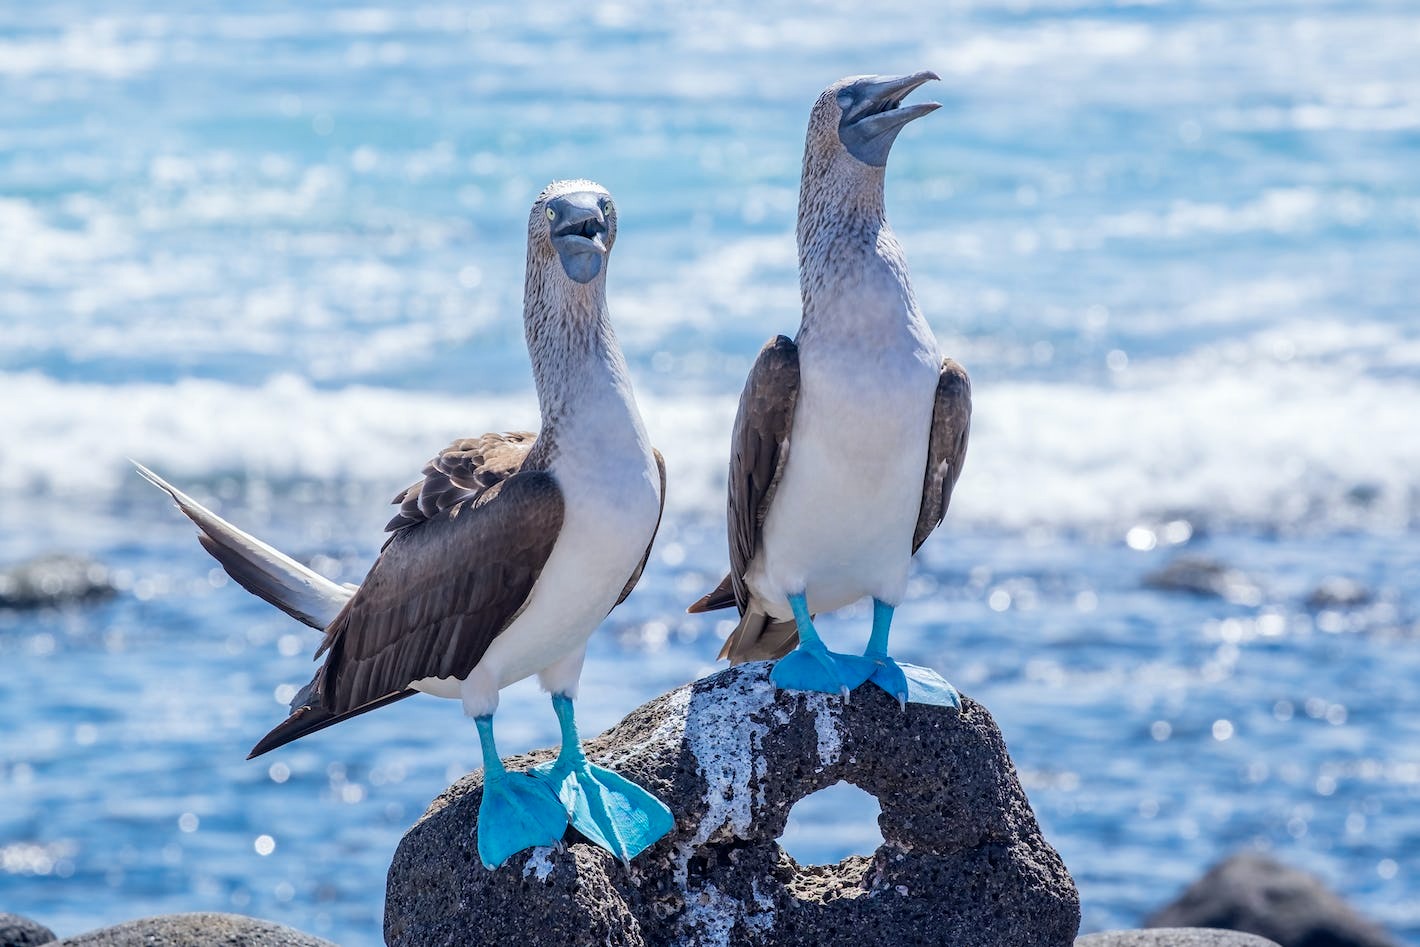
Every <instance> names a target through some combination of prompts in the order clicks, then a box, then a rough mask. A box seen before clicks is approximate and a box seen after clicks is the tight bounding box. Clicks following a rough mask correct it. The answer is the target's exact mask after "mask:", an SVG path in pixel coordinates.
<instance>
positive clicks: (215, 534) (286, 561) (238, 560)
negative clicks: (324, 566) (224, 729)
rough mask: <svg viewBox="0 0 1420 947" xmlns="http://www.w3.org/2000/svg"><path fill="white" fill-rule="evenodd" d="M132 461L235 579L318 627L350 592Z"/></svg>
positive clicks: (338, 610) (336, 610)
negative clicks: (192, 527)
mask: <svg viewBox="0 0 1420 947" xmlns="http://www.w3.org/2000/svg"><path fill="white" fill-rule="evenodd" d="M133 466H135V467H137V468H138V472H139V473H140V474H142V475H143V477H144V478H145V479H147V480H148V482H149V483H152V484H153V485H154V486H157V487H159V488H161V489H163V490H165V491H167V493H168V495H169V496H171V497H172V498H173V500H174V501H175V502H176V503H177V505H178V509H180V510H182V511H183V513H185V514H187V518H188V519H190V520H192V521H193V522H194V523H196V524H197V528H198V529H199V530H201V532H200V533H199V534H198V537H197V538H198V540H199V541H200V542H201V543H202V548H204V549H206V550H207V551H208V552H209V553H211V554H212V558H214V559H216V560H217V561H218V562H220V563H221V564H222V568H223V569H225V570H226V571H227V574H228V575H229V576H231V577H232V578H233V579H235V580H236V581H237V584H238V585H240V586H241V587H242V588H244V589H246V590H247V591H248V592H250V593H251V594H253V595H255V596H258V597H260V598H263V599H265V600H266V601H268V602H270V603H271V604H272V605H275V606H276V607H277V608H279V609H281V610H282V611H283V612H285V613H286V614H288V615H290V616H291V617H292V618H295V619H298V620H299V621H303V622H305V623H306V624H307V625H310V626H311V627H312V628H319V629H323V628H325V627H326V626H327V625H329V624H330V623H331V621H333V620H334V619H335V616H336V615H337V614H338V613H339V612H340V609H341V608H343V607H344V605H345V603H346V602H347V601H349V600H350V596H352V595H354V594H355V590H354V588H352V587H350V586H344V585H338V584H336V583H335V582H332V581H331V580H329V579H327V578H326V577H325V576H323V575H321V574H319V573H317V572H313V571H311V570H310V569H308V568H306V567H305V566H303V565H301V564H300V563H299V562H297V561H296V560H294V559H292V558H291V557H290V556H287V555H285V554H284V553H281V552H278V551H277V550H275V549H273V548H272V547H271V546H268V545H267V544H266V543H264V542H262V541H261V540H259V539H257V538H256V537H255V536H252V535H250V534H248V533H244V532H242V531H241V530H240V529H237V528H236V527H235V526H233V525H232V524H231V523H228V522H227V521H226V520H224V519H222V517H220V516H218V515H217V514H216V513H213V512H212V511H211V510H209V509H207V507H205V506H203V505H202V504H201V503H198V502H197V501H196V500H194V499H193V498H192V497H190V496H188V495H187V494H186V493H183V492H182V491H181V490H179V489H178V488H177V487H174V486H173V485H172V484H170V483H168V482H167V481H166V480H164V479H163V478H162V477H160V476H158V475H157V474H155V473H154V472H153V471H151V470H149V469H148V468H147V467H144V466H143V465H142V464H140V463H138V462H137V461H136V460H135V461H133Z"/></svg>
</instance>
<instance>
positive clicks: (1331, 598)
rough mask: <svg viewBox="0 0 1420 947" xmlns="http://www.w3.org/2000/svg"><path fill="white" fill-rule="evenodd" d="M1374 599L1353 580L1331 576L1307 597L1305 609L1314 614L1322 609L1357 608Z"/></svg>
mask: <svg viewBox="0 0 1420 947" xmlns="http://www.w3.org/2000/svg"><path fill="white" fill-rule="evenodd" d="M1374 599H1375V596H1374V595H1373V594H1372V593H1371V590H1370V589H1368V588H1366V586H1364V585H1362V584H1361V583H1360V582H1357V581H1356V580H1355V579H1348V578H1345V577H1343V576H1331V577H1330V578H1326V579H1322V580H1321V582H1319V583H1318V584H1317V587H1316V588H1315V589H1313V590H1312V594H1311V595H1308V596H1307V608H1310V609H1311V610H1312V611H1316V612H1319V611H1321V610H1322V609H1324V608H1359V607H1361V606H1362V605H1369V604H1371V602H1372V601H1373V600H1374Z"/></svg>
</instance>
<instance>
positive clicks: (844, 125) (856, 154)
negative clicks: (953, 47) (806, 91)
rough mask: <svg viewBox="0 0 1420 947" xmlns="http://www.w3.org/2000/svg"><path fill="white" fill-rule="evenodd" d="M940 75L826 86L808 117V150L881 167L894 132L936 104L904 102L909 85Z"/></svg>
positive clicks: (921, 74) (848, 80) (862, 79)
mask: <svg viewBox="0 0 1420 947" xmlns="http://www.w3.org/2000/svg"><path fill="white" fill-rule="evenodd" d="M937 78H940V77H939V76H938V75H937V74H936V73H935V72H915V73H913V74H912V75H910V76H850V77H848V78H846V79H839V80H838V81H837V82H835V83H834V84H833V85H831V86H829V87H828V88H827V89H825V90H824V91H823V94H822V95H820V96H819V98H818V101H817V102H816V103H814V107H813V111H812V112H811V113H810V115H809V138H808V147H809V151H810V154H813V153H814V152H818V154H819V155H820V156H821V157H830V158H832V157H838V156H840V155H844V154H846V155H847V156H849V157H851V158H853V159H854V160H856V161H858V162H861V163H862V164H865V165H869V166H871V167H875V168H881V167H883V166H884V165H886V164H887V159H888V152H889V151H890V150H891V149H892V143H893V142H894V141H896V140H897V133H898V132H900V131H902V128H903V126H904V125H906V124H907V123H908V122H910V121H912V120H913V119H915V118H921V117H922V116H923V115H926V114H927V113H929V112H933V111H936V110H937V109H938V108H940V107H941V106H940V104H939V103H937V102H918V103H914V104H912V105H903V104H902V100H903V99H905V98H906V97H907V95H908V93H910V92H911V91H912V90H913V89H916V88H917V87H918V86H920V85H922V84H923V83H925V82H927V81H929V80H931V79H937Z"/></svg>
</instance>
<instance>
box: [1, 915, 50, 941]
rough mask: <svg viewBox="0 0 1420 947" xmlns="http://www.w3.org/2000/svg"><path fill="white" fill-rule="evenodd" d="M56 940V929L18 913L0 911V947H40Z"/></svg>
mask: <svg viewBox="0 0 1420 947" xmlns="http://www.w3.org/2000/svg"><path fill="white" fill-rule="evenodd" d="M52 940H54V931H52V930H50V929H49V928H47V927H45V926H44V925H43V924H40V923H38V922H36V921H32V920H30V919H29V918H27V917H21V916H20V915H18V914H3V913H0V947H38V945H39V944H48V943H49V942H50V941H52Z"/></svg>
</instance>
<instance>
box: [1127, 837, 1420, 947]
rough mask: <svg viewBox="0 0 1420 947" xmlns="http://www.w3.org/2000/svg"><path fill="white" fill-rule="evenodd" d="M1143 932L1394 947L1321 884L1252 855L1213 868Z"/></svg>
mask: <svg viewBox="0 0 1420 947" xmlns="http://www.w3.org/2000/svg"><path fill="white" fill-rule="evenodd" d="M1144 926H1145V927H1221V928H1226V929H1228V930H1234V931H1246V932H1248V933H1250V934H1257V935H1259V936H1261V937H1269V938H1271V939H1272V940H1274V941H1276V942H1277V943H1278V944H1280V945H1281V947H1317V945H1319V944H1325V945H1326V947H1397V944H1396V942H1395V941H1394V940H1392V939H1391V938H1390V936H1389V935H1387V934H1386V933H1385V932H1384V931H1382V930H1381V929H1380V928H1379V927H1377V926H1376V925H1375V924H1373V923H1371V922H1370V921H1368V920H1366V919H1365V918H1363V917H1361V916H1360V915H1359V914H1357V913H1356V912H1355V911H1353V910H1352V909H1351V908H1350V907H1349V906H1348V905H1347V904H1346V903H1345V902H1344V901H1342V900H1341V899H1340V898H1339V897H1337V896H1336V895H1335V894H1333V893H1332V892H1331V891H1330V890H1328V889H1327V888H1326V886H1325V885H1323V884H1322V883H1321V881H1320V880H1319V879H1317V878H1315V877H1313V876H1311V875H1309V874H1306V873H1305V872H1301V871H1297V870H1296V869H1295V868H1289V867H1288V866H1286V865H1283V864H1282V863H1280V862H1278V861H1276V860H1274V859H1272V858H1269V857H1267V856H1266V855H1261V854H1258V853H1256V852H1241V853H1239V854H1236V855H1233V856H1231V857H1230V858H1228V859H1226V860H1224V861H1222V862H1220V863H1219V864H1217V865H1214V866H1213V867H1212V868H1210V869H1209V870H1208V873H1207V874H1205V875H1204V876H1203V877H1202V878H1200V879H1198V880H1197V881H1195V882H1194V883H1193V884H1192V885H1191V886H1190V887H1189V888H1188V889H1187V890H1186V891H1184V892H1183V894H1182V895H1180V896H1179V897H1178V899H1177V900H1176V901H1174V902H1173V903H1172V904H1170V905H1168V906H1167V907H1164V908H1162V909H1161V910H1159V911H1158V912H1157V913H1155V914H1154V915H1153V916H1152V917H1150V918H1149V919H1148V920H1146V921H1145V922H1144Z"/></svg>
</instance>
